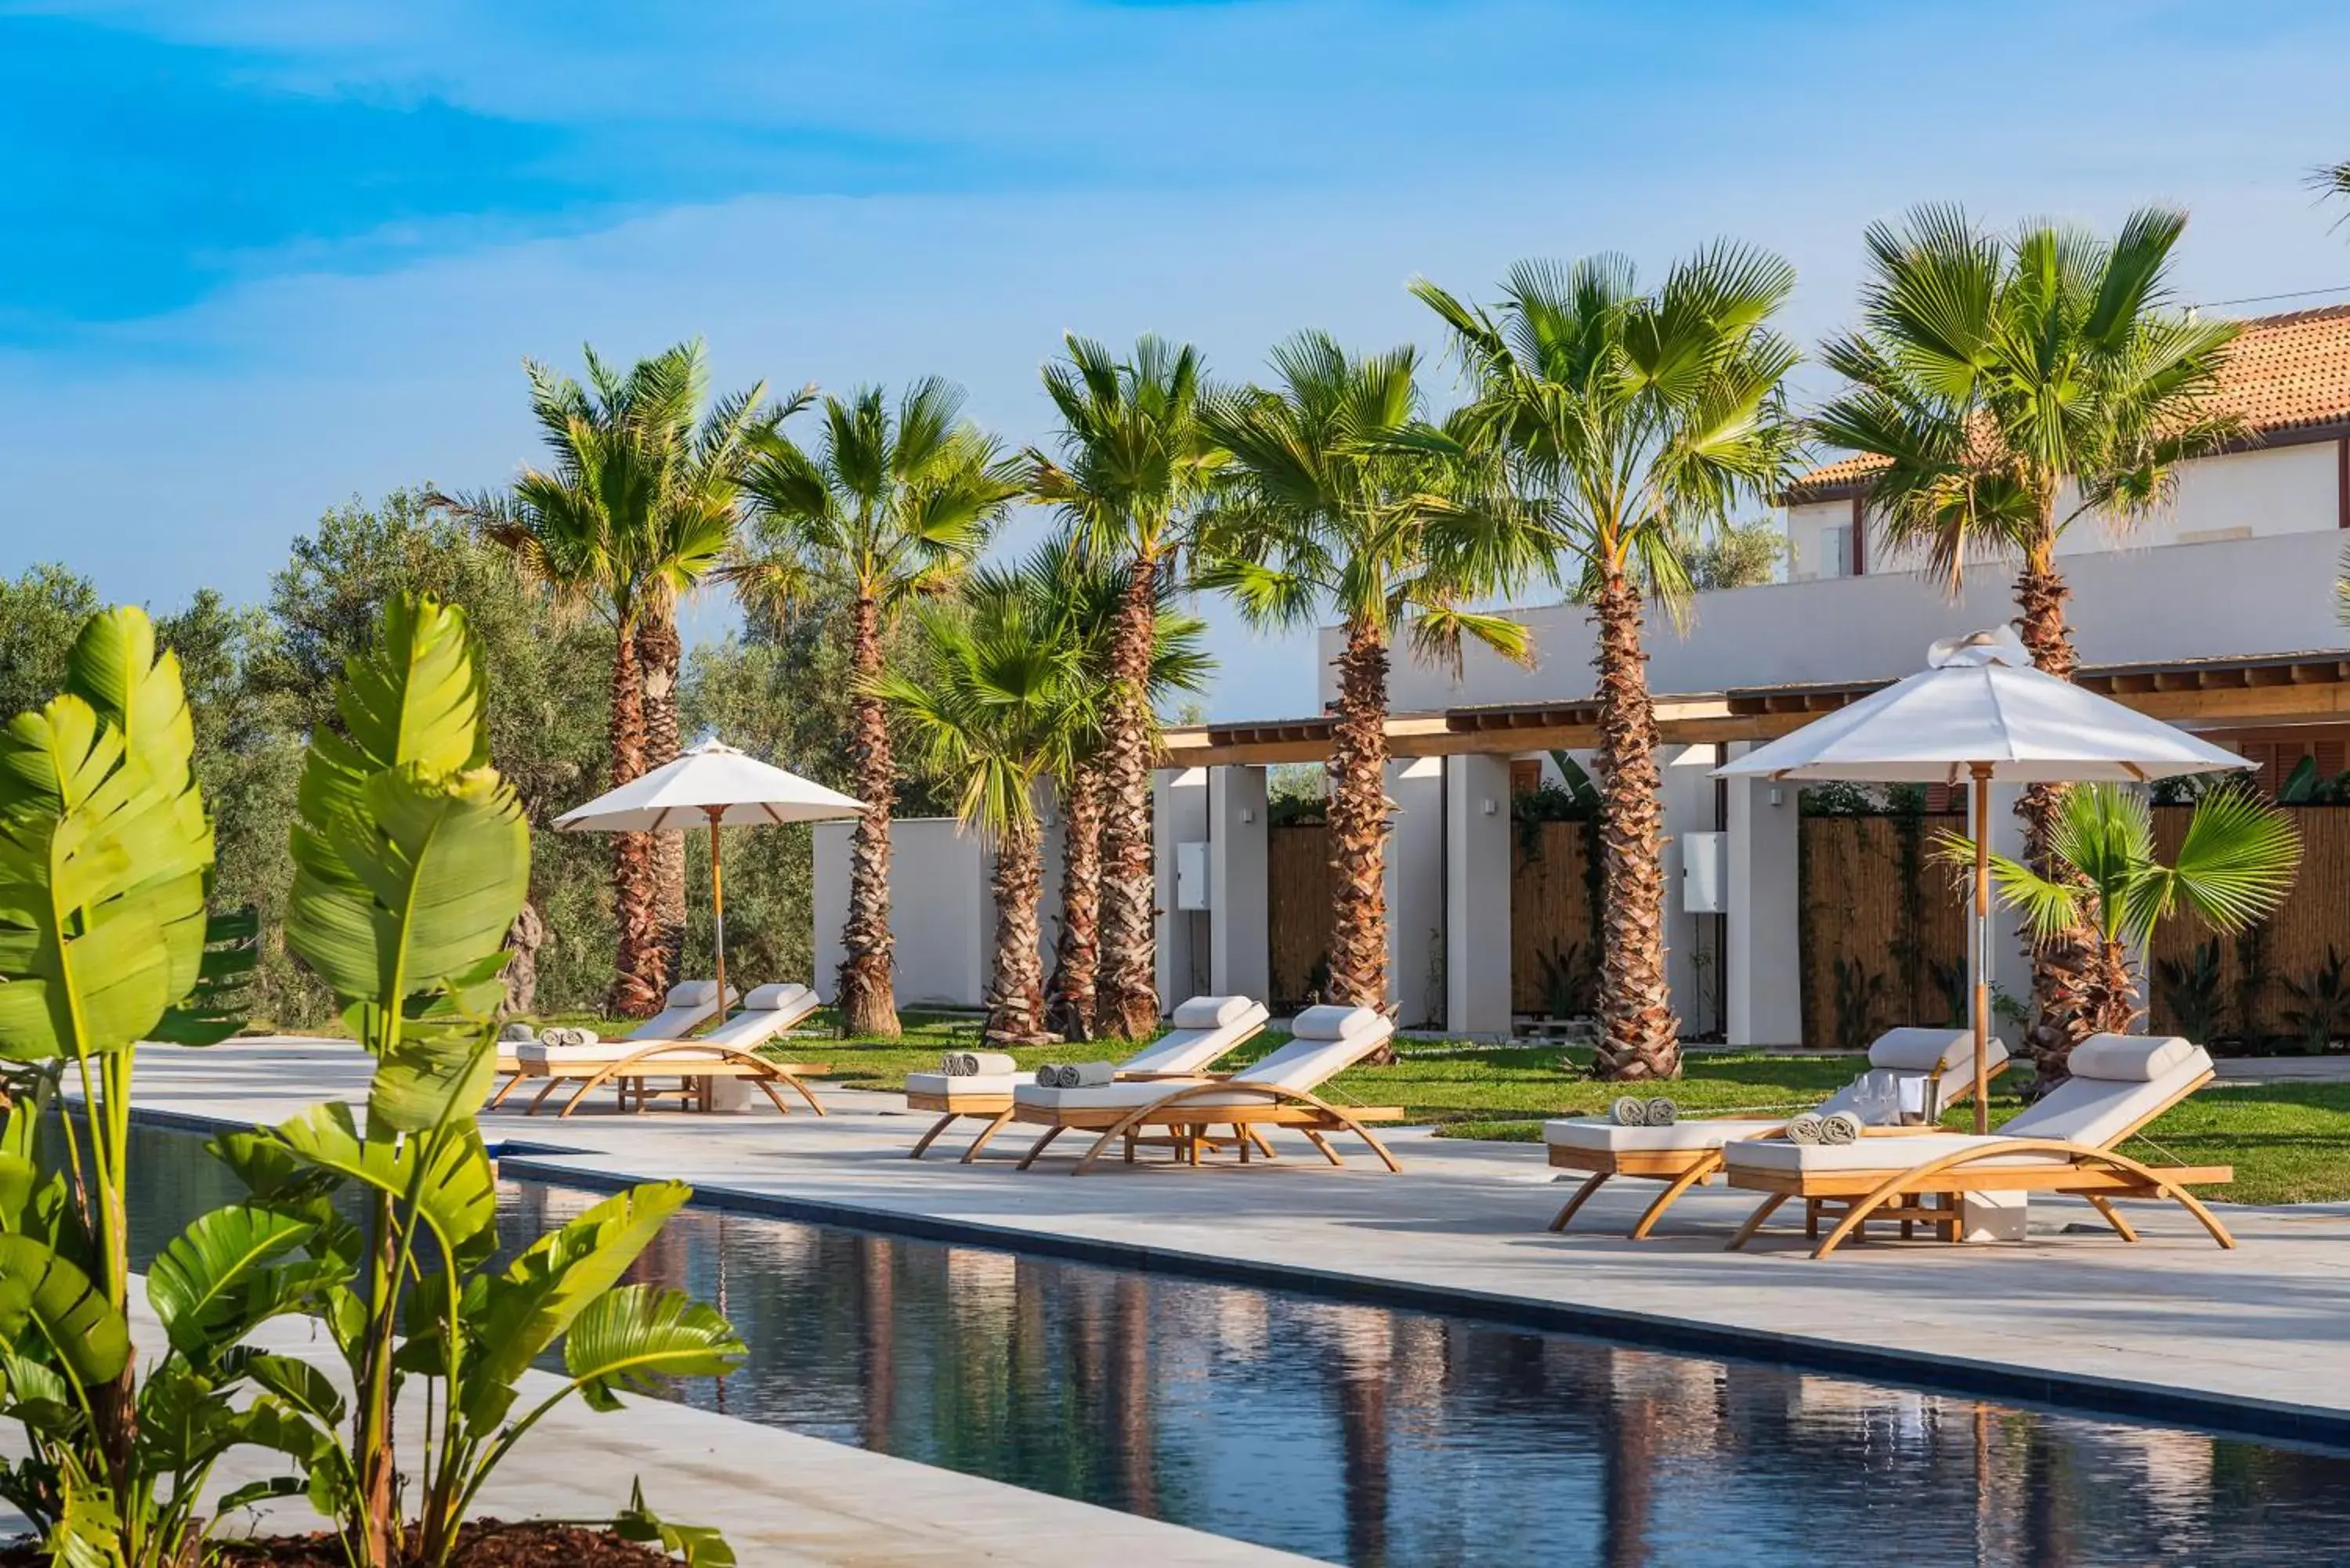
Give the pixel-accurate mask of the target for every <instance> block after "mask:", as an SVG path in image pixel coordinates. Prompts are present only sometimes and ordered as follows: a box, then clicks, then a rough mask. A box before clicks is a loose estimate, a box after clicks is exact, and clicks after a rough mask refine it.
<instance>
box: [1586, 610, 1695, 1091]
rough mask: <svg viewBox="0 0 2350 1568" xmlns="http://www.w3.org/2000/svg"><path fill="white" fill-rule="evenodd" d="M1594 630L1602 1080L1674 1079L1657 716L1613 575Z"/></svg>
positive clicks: (1631, 619)
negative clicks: (1602, 916) (1602, 894)
mask: <svg viewBox="0 0 2350 1568" xmlns="http://www.w3.org/2000/svg"><path fill="white" fill-rule="evenodd" d="M1592 619H1593V620H1594V621H1595V622H1596V624H1597V626H1598V628H1599V656H1598V658H1597V659H1596V660H1595V661H1594V662H1595V664H1596V668H1597V669H1598V671H1599V753H1598V757H1597V763H1598V768H1599V790H1600V794H1601V797H1602V799H1603V800H1604V801H1605V802H1606V807H1605V817H1604V822H1605V826H1604V844H1605V850H1606V856H1607V919H1606V920H1605V921H1603V922H1602V924H1601V928H1600V933H1599V938H1600V950H1599V1026H1600V1033H1599V1042H1598V1048H1597V1050H1598V1055H1597V1060H1596V1063H1595V1065H1596V1068H1597V1070H1598V1073H1599V1075H1600V1076H1601V1077H1604V1078H1612V1079H1622V1080H1627V1081H1637V1080H1641V1079H1650V1078H1678V1077H1679V1076H1680V1071H1681V1051H1680V1038H1679V1036H1680V1022H1679V1019H1677V1018H1675V1017H1674V1016H1673V999H1672V992H1671V991H1670V990H1669V988H1668V987H1667V985H1666V983H1665V924H1664V921H1665V877H1664V867H1663V864H1662V858H1661V854H1662V849H1663V844H1664V838H1663V834H1662V831H1661V821H1662V811H1661V808H1660V807H1659V805H1658V799H1657V797H1658V794H1659V791H1660V790H1661V788H1662V787H1663V780H1662V778H1661V777H1660V776H1659V774H1658V771H1657V715H1656V710H1655V709H1654V708H1653V707H1652V706H1651V705H1650V703H1649V701H1648V654H1647V653H1646V652H1645V651H1643V650H1642V649H1641V647H1640V590H1639V589H1638V587H1634V586H1633V584H1632V583H1631V582H1630V581H1629V580H1628V579H1627V577H1625V576H1623V575H1622V574H1620V573H1618V574H1617V575H1615V576H1610V577H1609V579H1608V581H1607V586H1606V587H1603V588H1602V589H1601V590H1600V592H1599V597H1598V600H1597V602H1596V604H1595V605H1594V606H1593V609H1592Z"/></svg>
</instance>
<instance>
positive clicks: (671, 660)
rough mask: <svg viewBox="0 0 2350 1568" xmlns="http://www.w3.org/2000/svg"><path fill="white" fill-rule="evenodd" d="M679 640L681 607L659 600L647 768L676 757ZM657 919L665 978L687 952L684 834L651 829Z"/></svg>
mask: <svg viewBox="0 0 2350 1568" xmlns="http://www.w3.org/2000/svg"><path fill="white" fill-rule="evenodd" d="M684 656H685V650H684V647H683V645H682V644H681V643H680V641H679V640H678V635H677V607H676V606H674V605H672V604H669V603H666V602H656V603H653V604H650V605H648V606H647V607H645V612H644V616H643V618H641V619H640V620H639V621H638V622H637V675H638V679H639V680H642V681H643V682H644V685H645V764H644V771H645V772H647V773H650V772H652V770H653V769H655V768H658V767H662V766H665V765H666V764H668V763H673V762H675V761H676V760H677V752H678V713H677V681H678V671H679V668H680V666H681V664H682V663H683V662H684ZM652 862H653V919H654V929H655V932H656V936H657V940H659V942H660V964H661V984H662V988H663V989H664V990H666V989H667V988H668V985H669V983H670V981H672V980H674V979H676V978H677V977H678V976H679V975H680V974H681V972H682V971H681V968H680V966H681V964H682V962H683V961H684V958H685V835H683V834H682V833H656V834H654V835H652Z"/></svg>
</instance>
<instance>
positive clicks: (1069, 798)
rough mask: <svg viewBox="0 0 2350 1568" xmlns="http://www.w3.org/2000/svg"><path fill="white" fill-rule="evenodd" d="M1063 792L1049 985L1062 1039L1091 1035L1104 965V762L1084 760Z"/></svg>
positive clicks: (1048, 1014)
mask: <svg viewBox="0 0 2350 1568" xmlns="http://www.w3.org/2000/svg"><path fill="white" fill-rule="evenodd" d="M1065 794H1066V798H1065V799H1063V801H1062V802H1061V934H1060V937H1059V939H1058V940H1057V941H1056V942H1055V946H1054V950H1053V977H1052V979H1051V980H1050V981H1047V982H1046V983H1045V997H1046V999H1047V1002H1046V1008H1045V1026H1046V1027H1047V1028H1049V1029H1050V1030H1051V1031H1052V1032H1053V1033H1055V1034H1058V1035H1060V1036H1061V1037H1063V1038H1064V1039H1067V1040H1090V1039H1092V1038H1093V1035H1094V1010H1095V1004H1096V997H1095V989H1096V980H1097V975H1098V974H1099V972H1100V967H1101V951H1100V941H1101V832H1102V775H1101V764H1100V763H1098V762H1088V763H1083V764H1081V765H1080V766H1079V767H1078V768H1077V770H1076V774H1074V775H1072V776H1071V778H1070V780H1069V785H1068V788H1067V790H1066V792H1065Z"/></svg>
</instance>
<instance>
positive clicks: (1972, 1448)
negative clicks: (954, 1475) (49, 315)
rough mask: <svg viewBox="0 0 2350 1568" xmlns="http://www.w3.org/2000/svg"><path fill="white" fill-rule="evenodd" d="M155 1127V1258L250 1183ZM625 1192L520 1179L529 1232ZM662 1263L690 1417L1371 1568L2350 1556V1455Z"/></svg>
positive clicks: (762, 1261) (1092, 1308) (961, 1289)
mask: <svg viewBox="0 0 2350 1568" xmlns="http://www.w3.org/2000/svg"><path fill="white" fill-rule="evenodd" d="M140 1137H141V1144H142V1147H140V1149H139V1150H138V1151H137V1162H138V1163H137V1164H136V1165H135V1166H134V1169H137V1170H138V1171H139V1172H140V1179H139V1187H138V1189H136V1190H135V1191H134V1193H133V1214H132V1218H133V1231H134V1241H135V1242H136V1244H137V1245H138V1247H139V1248H140V1251H141V1255H142V1256H143V1255H145V1254H146V1253H147V1252H149V1251H151V1250H152V1249H153V1248H154V1247H156V1246H158V1245H160V1244H161V1241H163V1240H165V1239H167V1238H168V1236H169V1235H170V1234H171V1233H172V1231H175V1230H176V1229H177V1228H178V1225H179V1224H180V1223H182V1222H183V1220H184V1218H185V1217H186V1216H187V1215H190V1214H192V1213H195V1212H198V1211H201V1210H203V1208H206V1207H209V1206H210V1205H212V1204H213V1203H217V1202H225V1201H230V1200H233V1199H234V1197H235V1192H234V1184H233V1183H232V1182H231V1181H230V1180H229V1179H227V1178H226V1176H225V1174H224V1173H223V1172H220V1171H219V1170H218V1169H217V1168H214V1167H213V1166H212V1165H211V1163H210V1162H209V1161H208V1160H207V1159H205V1158H204V1157H203V1153H202V1149H201V1143H202V1139H201V1138H199V1137H194V1136H192V1135H190V1134H186V1133H173V1132H166V1131H162V1130H160V1129H153V1128H146V1129H142V1130H141V1135H140ZM598 1196H599V1195H598V1194H597V1193H593V1192H587V1191H583V1190H577V1189H569V1188H564V1187H557V1186H550V1185H546V1184H542V1183H538V1182H513V1181H507V1182H502V1183H501V1184H500V1220H499V1222H500V1226H501V1230H502V1231H503V1233H504V1238H505V1240H506V1241H507V1243H508V1244H509V1245H510V1246H519V1245H521V1244H523V1243H524V1242H525V1241H528V1240H529V1239H530V1238H531V1237H533V1236H536V1235H537V1234H539V1233H541V1232H542V1231H544V1230H545V1229H546V1228H548V1227H551V1226H554V1225H558V1224H560V1223H562V1222H563V1221H564V1220H567V1219H568V1218H569V1217H571V1216H572V1215H574V1214H576V1213H577V1212H578V1211H579V1210H582V1209H584V1208H586V1207H587V1205H588V1204H590V1203H593V1202H594V1201H596V1200H597V1199H598ZM638 1277H639V1278H642V1279H647V1280H656V1281H659V1282H663V1283H667V1284H672V1285H677V1286H680V1287H681V1288H684V1289H687V1290H690V1291H691V1292H693V1293H696V1294H698V1295H700V1296H702V1297H704V1298H705V1299H708V1300H711V1301H712V1302H715V1303H718V1304H719V1305H720V1306H721V1307H722V1308H723V1309H724V1310H725V1312H726V1313H727V1314H728V1315H729V1316H731V1317H732V1318H733V1321H734V1323H735V1324H736V1326H737V1327H738V1328H739V1329H740V1330H741V1331H742V1334H743V1338H744V1340H745V1341H746V1342H747V1343H748V1344H749V1345H750V1348H751V1360H750V1363H749V1365H748V1366H746V1367H745V1368H744V1369H743V1371H741V1372H740V1373H737V1374H736V1375H734V1376H731V1377H728V1378H725V1379H723V1380H716V1381H712V1380H701V1381H697V1382H691V1383H687V1384H682V1385H681V1386H678V1387H677V1388H675V1389H674V1390H673V1391H672V1393H673V1396H674V1397H677V1398H680V1399H682V1400H684V1401H686V1402H688V1403H690V1404H693V1405H698V1406H702V1407H708V1408H712V1409H717V1410H723V1411H724V1412H726V1413H728V1414H730V1415H733V1416H739V1417H745V1418H747V1419H750V1420H754V1421H761V1422H765V1423H768V1424H771V1425H775V1426H779V1427H785V1428H791V1429H792V1430H795V1431H799V1432H806V1433H810V1434H813V1435H816V1436H818V1437H824V1438H833V1439H835V1440H837V1441H840V1442H846V1443H853V1444H857V1445H858V1446H860V1447H864V1448H868V1449H879V1450H881V1451H883V1452H886V1453H890V1454H895V1455H899V1456H901V1457H903V1458H907V1459H918V1460H921V1461H923V1462H925V1463H928V1464H934V1465H941V1466H944V1467H946V1468H948V1469H957V1470H963V1471H967V1472H970V1473H972V1474H976V1475H983V1476H988V1477H992V1478H993V1479H995V1480H1003V1481H1008V1482H1011V1483H1013V1484H1014V1485H1017V1486H1023V1487H1029V1488H1033V1489H1035V1490H1040V1491H1047V1492H1054V1493H1058V1494H1060V1495H1062V1496H1066V1497H1074V1498H1081V1499H1084V1500H1086V1501H1091V1502H1097V1503H1101V1504H1104V1505H1106V1506H1108V1507H1111V1508H1118V1509H1123V1510H1126V1511H1130V1512H1134V1513H1140V1514H1147V1515H1149V1516H1150V1517H1153V1518H1158V1519H1165V1520H1169V1521H1174V1522H1177V1523H1180V1524H1186V1525H1190V1526H1192V1527H1194V1528H1197V1529H1201V1530H1206V1531H1211V1532H1216V1533H1218V1534H1222V1535H1229V1536H1234V1537H1238V1538H1241V1539H1243V1540H1248V1541H1253V1542H1262V1543H1263V1544H1266V1545H1270V1546H1278V1547H1284V1548H1286V1549H1288V1550H1290V1551H1294V1552H1303V1553H1305V1554H1308V1555H1311V1556H1315V1557H1320V1558H1323V1559H1326V1560H1327V1561H1330V1562H1336V1563H1355V1564H1359V1565H1362V1568H1379V1565H1394V1568H1404V1565H1411V1568H1418V1565H1420V1564H1454V1563H1459V1564H1475V1563H1509V1564H1521V1563H1543V1564H1561V1565H1566V1564H1607V1565H1611V1568H1612V1565H1616V1564H1628V1563H1733V1564H1753V1565H1758V1568H1776V1565H1780V1564H1805V1565H1808V1564H1811V1563H1815V1562H1817V1561H1819V1560H1821V1559H1824V1558H1825V1559H1828V1560H1832V1561H1835V1562H1842V1563H1903V1564H1916V1565H1918V1568H1939V1565H1942V1564H1981V1565H1985V1568H2004V1565H2008V1564H2014V1565H2019V1568H2022V1565H2034V1568H2037V1565H2042V1564H2083V1565H2085V1564H2106V1563H2132V1564H2136V1563H2166V1564H2167V1563H2195V1564H2199V1565H2213V1564H2252V1563H2278V1562H2285V1561H2292V1562H2307V1563H2315V1562H2322V1561H2334V1560H2339V1554H2342V1553H2345V1552H2350V1549H2345V1548H2343V1547H2342V1546H2341V1544H2340V1543H2341V1542H2344V1541H2345V1540H2346V1539H2350V1455H2345V1454H2342V1453H2337V1452H2333V1451H2327V1450H2317V1449H2289V1448H2282V1447H2276V1446H2271V1445H2267V1444H2262V1443H2259V1442H2253V1441H2246V1440H2241V1439H2236V1438H2220V1437H2212V1436H2210V1435H2207V1434H2203V1433H2199V1432H2195V1431H2189V1430H2184V1429H2179V1428H2162V1427H2152V1426H2138V1425H2133V1424H2129V1423H2126V1422H2120V1421H2113V1420H2106V1419H2102V1418H2096V1417H2082V1416H2074V1415H2068V1414H2064V1413H2058V1412H2051V1411H2047V1410H2043V1409H2018V1408H2013V1407H2005V1406H2002V1405H1999V1404H1996V1403H1992V1402H1987V1401H1983V1400H1979V1399H1972V1398H1966V1397H1953V1396H1948V1395H1939V1394H1928V1393H1920V1392H1917V1391H1914V1390H1909V1389H1904V1388H1900V1387H1896V1386H1886V1385H1881V1384H1875V1383H1868V1382H1861V1381H1856V1380H1853V1379H1849V1378H1843V1377H1831V1376H1819V1375H1815V1374H1810V1373H1804V1372H1799V1371H1794V1370H1790V1369H1787V1368H1784V1367H1777V1366H1764V1365H1760V1364H1756V1363H1751V1362H1741V1361H1735V1360H1717V1359H1710V1358H1706V1357H1701V1356H1690V1355H1674V1354H1666V1353H1662V1352H1658V1351H1652V1350H1643V1349H1634V1348H1628V1347H1626V1346H1622V1345H1611V1344H1608V1343H1607V1342H1606V1341H1603V1340H1597V1339H1591V1338H1584V1337H1578V1336H1575V1335H1568V1334H1541V1333H1534V1332H1529V1331H1525V1330H1522V1329H1516V1328H1510V1327H1503V1326H1497V1325H1494V1324H1487V1323H1481V1322H1478V1321H1476V1320H1474V1319H1469V1318H1458V1317H1450V1316H1438V1315H1433V1314H1424V1313H1412V1312H1401V1311H1391V1310H1388V1309H1385V1308H1378V1307H1370V1306H1362V1305H1355V1304H1348V1303H1338V1302H1332V1301H1327V1300H1320V1299H1316V1298H1315V1297H1313V1296H1311V1295H1308V1294H1305V1293H1291V1292H1284V1291H1268V1290H1263V1289H1258V1288H1254V1287H1250V1286H1239V1285H1228V1284H1221V1283H1211V1282H1201V1281H1196V1280H1188V1279H1181V1278H1176V1277H1170V1276H1168V1275H1164V1274H1146V1273H1139V1272H1129V1271H1126V1270H1120V1269H1112V1268H1104V1267H1099V1266H1097V1265H1093V1264H1087V1263H1076V1262H1062V1261H1058V1260H1051V1259H1040V1258H1034V1257H1027V1256H1023V1255H1021V1254H1017V1253H1014V1252H1008V1251H996V1250H992V1249H987V1248H980V1247H964V1246H951V1245H944V1244H941V1243H938V1242H933V1241H913V1240H907V1239H904V1238H899V1237H891V1236H887V1235H879V1234H873V1233H868V1232H864V1231H851V1230H845V1229H840V1228H837V1227H830V1226H817V1225H806V1224H797V1223H793V1222H790V1221H786V1220H772V1219H765V1218H758V1217H749V1216H743V1215H740V1214H731V1213H727V1212H724V1211H722V1210H702V1209H696V1210H688V1211H686V1212H685V1213H683V1214H681V1215H680V1216H679V1217H678V1218H677V1219H676V1220H672V1221H671V1225H670V1227H669V1229H668V1231H666V1232H665V1233H664V1234H663V1236H662V1237H661V1239H660V1241H657V1242H656V1243H655V1244H654V1247H653V1249H652V1250H651V1251H650V1252H649V1253H648V1254H647V1255H646V1257H645V1259H644V1260H643V1262H641V1264H640V1265H639V1271H638Z"/></svg>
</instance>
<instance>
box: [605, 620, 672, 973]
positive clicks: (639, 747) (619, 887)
mask: <svg viewBox="0 0 2350 1568" xmlns="http://www.w3.org/2000/svg"><path fill="white" fill-rule="evenodd" d="M644 695H645V694H644V683H643V681H642V680H639V677H638V672H637V642H636V628H635V627H634V626H633V625H626V626H623V627H621V628H620V634H619V638H618V639H616V640H615V642H614V643H613V647H612V712H611V718H610V721H609V724H608V746H609V748H610V751H611V753H612V784H613V787H615V788H618V787H619V785H621V784H627V783H628V782H629V780H631V779H634V778H636V777H638V776H639V775H640V774H643V773H644V771H645V717H644ZM653 899H654V886H653V859H652V845H651V843H650V835H649V834H643V833H619V834H615V835H613V836H612V918H613V921H614V924H615V925H616V926H617V927H618V929H619V961H618V963H617V966H616V969H615V972H614V974H613V976H612V991H611V994H610V996H609V997H608V999H607V1001H606V1002H605V1006H606V1008H607V1010H608V1011H609V1012H611V1013H612V1014H613V1015H614V1016H615V1017H619V1018H650V1016H652V1015H653V1014H654V1013H656V1012H660V1005H661V992H662V986H661V968H660V929H659V927H658V925H657V924H656V923H655V919H654V909H653Z"/></svg>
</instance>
